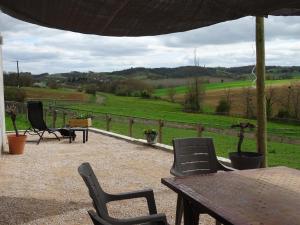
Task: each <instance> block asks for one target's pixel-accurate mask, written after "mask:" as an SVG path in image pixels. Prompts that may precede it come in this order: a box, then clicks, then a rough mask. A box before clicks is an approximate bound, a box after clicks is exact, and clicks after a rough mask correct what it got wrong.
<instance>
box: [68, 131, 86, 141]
mask: <svg viewBox="0 0 300 225" xmlns="http://www.w3.org/2000/svg"><path fill="white" fill-rule="evenodd" d="M68 129H69V131H74V132H76V131H82V142H83V143H85V142H87V141H88V138H89V129H88V128H85V127H70V128H68ZM72 140H73V141H74V139H73V138H72V136H69V143H72Z"/></svg>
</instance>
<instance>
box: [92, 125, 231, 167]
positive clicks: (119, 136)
mask: <svg viewBox="0 0 300 225" xmlns="http://www.w3.org/2000/svg"><path fill="white" fill-rule="evenodd" d="M89 131H91V132H93V133H98V134H102V135H105V136H109V137H114V138H117V139H121V140H124V141H127V142H131V143H134V144H138V145H145V146H148V147H152V148H155V149H159V150H162V151H165V152H169V153H173V147H172V146H171V145H165V144H161V143H156V144H148V143H147V141H146V140H144V139H136V138H132V137H128V136H126V135H122V134H117V133H113V132H109V131H105V130H101V129H98V128H93V127H89ZM217 158H218V160H219V161H220V162H221V163H222V164H224V165H225V166H231V161H230V159H227V158H224V157H219V156H217Z"/></svg>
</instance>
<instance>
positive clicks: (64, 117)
mask: <svg viewBox="0 0 300 225" xmlns="http://www.w3.org/2000/svg"><path fill="white" fill-rule="evenodd" d="M62 114H63V127H65V126H66V115H67V113H66V112H65V111H63V112H62Z"/></svg>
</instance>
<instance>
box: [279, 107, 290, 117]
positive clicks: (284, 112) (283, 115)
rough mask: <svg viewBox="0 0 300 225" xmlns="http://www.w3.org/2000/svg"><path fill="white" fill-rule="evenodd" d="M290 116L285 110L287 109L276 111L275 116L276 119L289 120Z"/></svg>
mask: <svg viewBox="0 0 300 225" xmlns="http://www.w3.org/2000/svg"><path fill="white" fill-rule="evenodd" d="M290 116H291V115H290V112H289V111H288V110H287V109H280V110H279V111H278V114H277V117H278V118H285V119H286V118H289V117H290Z"/></svg>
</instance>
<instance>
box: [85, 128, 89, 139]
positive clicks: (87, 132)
mask: <svg viewBox="0 0 300 225" xmlns="http://www.w3.org/2000/svg"><path fill="white" fill-rule="evenodd" d="M88 140H89V130H88V129H87V130H86V133H85V141H88Z"/></svg>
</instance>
